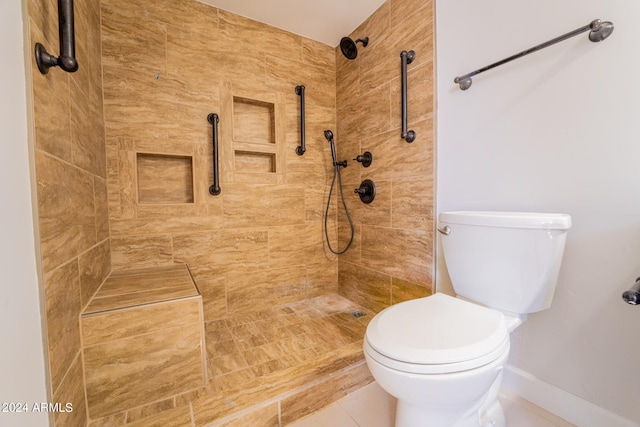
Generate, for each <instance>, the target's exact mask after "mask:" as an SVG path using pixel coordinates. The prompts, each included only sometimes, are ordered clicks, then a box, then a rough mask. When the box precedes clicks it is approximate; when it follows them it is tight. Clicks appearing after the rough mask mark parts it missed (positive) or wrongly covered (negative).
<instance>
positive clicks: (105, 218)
mask: <svg viewBox="0 0 640 427" xmlns="http://www.w3.org/2000/svg"><path fill="white" fill-rule="evenodd" d="M93 197H94V200H95V202H94V203H95V215H96V240H97V241H98V242H101V241H103V240H105V239H108V238H109V237H110V232H109V199H108V197H109V196H108V192H107V181H106V180H105V179H102V178H100V177H97V176H94V177H93Z"/></svg>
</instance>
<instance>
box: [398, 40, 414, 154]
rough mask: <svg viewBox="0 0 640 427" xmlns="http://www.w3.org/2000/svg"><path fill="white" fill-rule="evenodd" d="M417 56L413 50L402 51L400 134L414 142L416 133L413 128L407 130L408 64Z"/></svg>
mask: <svg viewBox="0 0 640 427" xmlns="http://www.w3.org/2000/svg"><path fill="white" fill-rule="evenodd" d="M415 57H416V53H415V52H414V51H412V50H410V51H409V52H407V51H406V50H403V51H402V52H400V66H401V74H402V76H401V77H402V78H401V80H402V82H401V86H402V88H401V91H400V92H401V93H402V134H401V135H400V136H401V137H402V139H404V140H405V141H407V142H413V141H415V139H416V133H415V132H414V131H412V130H407V128H408V127H409V126H408V124H407V122H408V118H407V64H411V63H412V62H413V60H414V59H415Z"/></svg>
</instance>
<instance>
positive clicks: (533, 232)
mask: <svg viewBox="0 0 640 427" xmlns="http://www.w3.org/2000/svg"><path fill="white" fill-rule="evenodd" d="M569 228H571V217H570V216H569V215H566V214H550V213H528V212H471V211H461V212H444V213H441V214H440V216H439V225H438V231H440V233H442V234H441V238H442V251H443V254H444V259H445V263H446V265H447V270H448V272H449V276H450V277H451V282H452V284H453V288H454V291H455V292H456V295H457V297H452V296H449V295H445V294H443V293H436V294H434V295H431V296H429V297H426V298H420V299H415V300H410V301H406V302H402V303H399V304H395V305H393V306H391V307H388V308H387V309H385V310H383V311H381V312H380V313H378V314H377V315H376V316H375V317H374V318H373V319H372V320H371V322H370V323H369V325H368V327H367V331H366V334H365V339H364V344H363V346H364V354H365V359H366V361H367V366H368V367H369V370H370V371H371V374H372V375H373V377H374V378H375V379H376V381H377V382H378V384H379V385H380V386H381V387H382V388H383V389H384V390H386V391H387V392H388V393H389V394H391V395H392V396H394V397H396V398H397V399H398V404H397V408H396V427H505V418H504V413H503V411H502V408H501V407H500V403H499V402H498V392H499V390H500V383H501V380H502V371H503V368H504V365H505V363H506V361H507V358H508V356H509V334H510V332H511V331H513V330H514V329H515V328H517V327H518V326H519V325H520V324H521V323H522V322H523V321H525V320H526V316H527V314H529V313H534V312H537V311H541V310H544V309H547V308H549V306H550V305H551V301H552V299H553V294H554V291H555V287H556V281H557V278H558V272H559V270H560V264H561V262H562V255H563V252H564V246H565V240H566V235H567V230H568V229H569Z"/></svg>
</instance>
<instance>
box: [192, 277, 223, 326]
mask: <svg viewBox="0 0 640 427" xmlns="http://www.w3.org/2000/svg"><path fill="white" fill-rule="evenodd" d="M194 277H195V282H196V285H197V286H198V290H199V291H200V294H201V295H202V306H203V310H204V318H205V320H206V321H209V320H214V319H220V318H223V317H225V316H226V314H227V298H226V291H225V279H224V276H219V277H208V275H204V276H198V275H197V274H195V273H194Z"/></svg>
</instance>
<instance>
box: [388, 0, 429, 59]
mask: <svg viewBox="0 0 640 427" xmlns="http://www.w3.org/2000/svg"><path fill="white" fill-rule="evenodd" d="M415 3H417V1H416V0H409V1H405V0H393V1H392V2H391V21H392V27H391V28H392V31H391V34H390V35H389V38H390V39H391V40H394V41H396V43H398V42H401V46H402V48H401V50H414V51H415V52H416V58H415V60H414V62H413V63H412V64H411V65H409V67H412V66H413V65H415V66H418V65H420V64H423V63H425V62H431V61H433V58H434V51H433V44H434V43H433V34H434V25H435V21H434V16H433V3H434V2H433V1H431V0H427V1H424V2H420V3H422V6H424V7H420V5H418V6H417V7H416V5H415ZM407 9H410V10H411V13H405V11H406V10H407ZM397 54H398V55H399V54H400V51H398V53H397ZM399 61H400V58H399V57H398V64H399Z"/></svg>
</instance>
